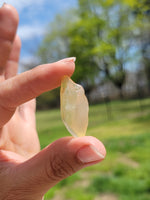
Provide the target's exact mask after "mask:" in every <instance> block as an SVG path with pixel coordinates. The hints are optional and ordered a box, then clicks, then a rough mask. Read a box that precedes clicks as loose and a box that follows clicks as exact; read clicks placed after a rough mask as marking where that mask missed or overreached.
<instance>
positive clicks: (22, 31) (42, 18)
mask: <svg viewBox="0 0 150 200" xmlns="http://www.w3.org/2000/svg"><path fill="white" fill-rule="evenodd" d="M4 2H6V3H8V4H11V5H13V6H14V7H15V8H16V9H17V10H18V13H19V17H20V21H19V27H18V35H19V36H20V38H21V40H22V50H21V57H20V61H21V62H24V63H28V62H30V60H32V59H34V57H33V52H34V50H35V48H36V47H37V46H36V45H37V43H38V42H39V40H40V39H41V38H42V37H43V36H44V33H45V30H46V26H47V25H48V24H49V23H50V22H51V21H53V19H54V17H55V15H56V14H59V13H60V14H61V13H63V12H65V11H66V10H67V9H69V8H71V7H75V6H77V0H68V1H67V0H4V1H3V0H2V1H1V2H0V6H1V5H2V4H3V3H4Z"/></svg>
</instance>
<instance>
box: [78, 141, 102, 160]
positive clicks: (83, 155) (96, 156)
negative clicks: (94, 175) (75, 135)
mask: <svg viewBox="0 0 150 200" xmlns="http://www.w3.org/2000/svg"><path fill="white" fill-rule="evenodd" d="M104 157H105V156H104V155H103V154H102V153H101V152H100V151H98V150H97V149H96V148H95V146H93V145H89V146H85V147H83V148H81V149H80V150H79V151H78V153H77V158H78V159H79V160H80V161H81V162H82V163H84V164H87V163H91V162H96V161H101V160H103V159H104Z"/></svg>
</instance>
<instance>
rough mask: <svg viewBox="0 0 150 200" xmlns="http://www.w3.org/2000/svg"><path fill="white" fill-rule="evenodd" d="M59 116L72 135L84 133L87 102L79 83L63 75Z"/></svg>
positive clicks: (86, 118) (78, 135) (87, 110)
mask: <svg viewBox="0 0 150 200" xmlns="http://www.w3.org/2000/svg"><path fill="white" fill-rule="evenodd" d="M60 103H61V117H62V121H63V122H64V124H65V126H66V128H67V130H68V131H69V132H70V133H71V135H72V136H75V137H80V136H84V135H85V134H86V130H87V126H88V112H89V104H88V100H87V98H86V96H85V93H84V89H83V87H82V86H81V85H79V84H76V83H75V82H73V81H72V80H71V79H70V78H69V77H68V76H64V77H63V79H62V82H61V90H60Z"/></svg>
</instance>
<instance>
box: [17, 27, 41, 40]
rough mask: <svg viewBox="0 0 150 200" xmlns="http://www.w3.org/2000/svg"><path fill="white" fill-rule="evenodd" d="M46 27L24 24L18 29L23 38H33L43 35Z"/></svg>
mask: <svg viewBox="0 0 150 200" xmlns="http://www.w3.org/2000/svg"><path fill="white" fill-rule="evenodd" d="M44 33H45V28H44V27H43V28H42V27H41V25H22V26H20V27H19V29H18V35H19V36H20V38H21V40H31V39H33V38H35V37H40V36H43V35H44Z"/></svg>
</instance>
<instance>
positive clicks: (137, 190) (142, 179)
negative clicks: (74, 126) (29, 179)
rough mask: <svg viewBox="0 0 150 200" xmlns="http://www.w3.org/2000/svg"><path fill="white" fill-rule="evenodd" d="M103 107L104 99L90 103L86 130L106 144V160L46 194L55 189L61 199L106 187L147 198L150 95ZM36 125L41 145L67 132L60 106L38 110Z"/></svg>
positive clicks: (122, 196)
mask: <svg viewBox="0 0 150 200" xmlns="http://www.w3.org/2000/svg"><path fill="white" fill-rule="evenodd" d="M141 105H142V107H141ZM107 108H109V109H110V114H109V115H108V113H107V109H106V105H105V104H99V105H95V106H94V105H93V106H90V112H89V127H88V130H87V135H92V136H95V137H97V138H98V139H100V140H101V141H102V142H103V143H104V144H105V146H106V149H107V156H106V158H105V161H103V162H102V163H100V164H97V165H95V166H91V167H88V168H86V169H83V170H81V171H80V172H78V173H77V174H76V175H73V176H71V177H69V178H67V179H66V180H64V181H62V182H61V183H60V184H58V185H57V186H55V187H54V188H53V189H51V190H50V191H49V192H48V193H47V195H46V196H45V199H46V200H49V199H53V198H54V196H56V197H57V196H58V197H59V194H61V195H60V200H80V199H82V200H95V198H96V197H97V196H100V197H101V194H105V193H106V194H108V193H109V194H112V195H113V194H114V195H115V197H116V198H117V199H118V200H126V199H133V200H134V199H139V200H148V199H149V197H150V181H149V174H150V168H149V166H150V148H149V147H150V99H144V100H142V101H141V102H139V101H138V100H133V101H115V102H111V103H110V104H109V105H108V107H107ZM37 127H38V132H39V138H40V141H41V147H42V148H44V147H45V146H46V145H48V144H49V143H51V142H52V141H54V140H56V139H58V138H61V137H64V136H68V135H69V133H68V131H67V130H66V128H65V127H64V125H63V123H62V121H61V117H60V111H59V109H57V110H51V111H42V112H38V113H37ZM85 183H86V184H85ZM89 188H91V189H89ZM58 199H59V198H58ZM97 199H98V200H99V199H100V198H97ZM108 200H109V199H108Z"/></svg>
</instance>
